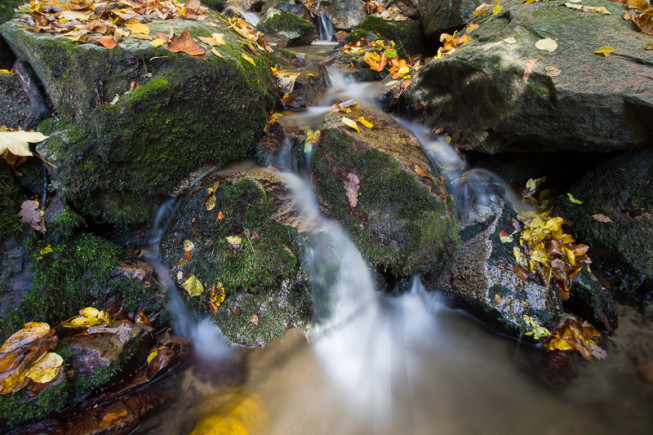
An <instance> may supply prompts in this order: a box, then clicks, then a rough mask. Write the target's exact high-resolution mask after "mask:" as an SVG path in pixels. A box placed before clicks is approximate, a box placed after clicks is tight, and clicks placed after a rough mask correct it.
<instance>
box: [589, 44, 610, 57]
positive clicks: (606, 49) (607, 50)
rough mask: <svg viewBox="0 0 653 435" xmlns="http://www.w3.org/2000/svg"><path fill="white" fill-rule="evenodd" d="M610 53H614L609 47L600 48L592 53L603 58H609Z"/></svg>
mask: <svg viewBox="0 0 653 435" xmlns="http://www.w3.org/2000/svg"><path fill="white" fill-rule="evenodd" d="M612 53H614V48H612V47H610V46H605V47H601V48H599V49H598V50H596V51H595V52H594V54H599V55H601V56H605V57H608V56H610V55H611V54H612Z"/></svg>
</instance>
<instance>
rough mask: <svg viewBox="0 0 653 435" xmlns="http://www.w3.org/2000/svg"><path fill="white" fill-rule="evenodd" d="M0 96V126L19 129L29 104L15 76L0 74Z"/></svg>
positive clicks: (26, 114)
mask: <svg viewBox="0 0 653 435" xmlns="http://www.w3.org/2000/svg"><path fill="white" fill-rule="evenodd" d="M0 44H2V42H1V41H0ZM0 49H1V47H0ZM0 94H1V95H2V99H0V125H4V126H7V127H9V128H18V127H20V126H21V125H22V124H23V122H24V121H25V119H26V118H27V116H28V115H29V114H30V104H29V100H28V99H27V95H26V94H25V92H23V90H22V89H21V88H20V85H19V84H18V80H16V78H15V76H8V75H4V74H0Z"/></svg>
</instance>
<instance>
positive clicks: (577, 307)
mask: <svg viewBox="0 0 653 435" xmlns="http://www.w3.org/2000/svg"><path fill="white" fill-rule="evenodd" d="M565 308H566V309H567V310H568V311H570V312H572V313H574V314H577V315H578V316H580V318H582V319H586V320H588V321H589V322H590V323H591V324H592V325H594V326H595V327H598V328H601V329H602V330H604V331H612V330H614V329H616V328H617V325H618V317H617V306H616V305H615V303H614V300H613V298H612V295H610V293H608V292H607V291H606V290H604V289H603V288H601V286H600V285H599V283H598V281H597V279H596V278H595V277H593V276H592V274H591V273H590V271H589V270H588V268H587V267H584V268H583V270H582V271H581V272H580V273H579V274H578V275H576V276H575V277H574V281H573V283H572V286H571V297H570V298H569V300H568V301H566V302H565Z"/></svg>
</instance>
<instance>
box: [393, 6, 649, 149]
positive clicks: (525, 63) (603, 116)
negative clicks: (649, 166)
mask: <svg viewBox="0 0 653 435" xmlns="http://www.w3.org/2000/svg"><path fill="white" fill-rule="evenodd" d="M501 4H502V6H503V9H502V10H501V11H500V12H498V13H497V14H492V13H491V11H490V12H488V13H487V15H486V16H485V17H480V18H478V19H476V20H475V21H479V23H480V26H479V27H478V28H477V29H475V30H473V31H472V32H471V33H469V35H470V36H471V37H472V38H473V40H472V41H471V42H468V43H465V44H462V45H459V46H458V47H456V49H455V51H454V52H453V53H450V54H448V55H445V56H443V57H442V58H441V59H435V60H432V61H431V62H429V63H428V64H426V65H425V66H424V67H422V68H421V69H420V70H419V71H418V72H417V74H416V75H415V77H414V79H413V81H412V83H411V85H410V86H409V87H408V89H407V92H406V94H405V97H406V103H407V104H406V105H405V107H404V109H407V110H408V111H413V112H419V115H418V117H420V118H421V119H422V120H423V122H424V123H426V124H428V125H429V126H430V127H431V128H433V129H434V130H435V131H436V132H441V133H446V134H449V135H450V136H451V137H452V139H453V142H454V143H455V144H457V146H459V147H460V148H462V149H465V150H474V151H480V152H485V153H490V154H494V153H499V152H504V151H521V152H523V151H554V150H559V149H562V150H576V151H602V152H604V151H611V150H617V149H634V148H638V147H644V146H648V145H649V144H650V143H651V139H652V133H651V129H650V128H649V123H650V119H651V118H652V116H653V85H652V84H651V80H649V79H648V77H649V76H650V70H651V65H652V64H653V51H651V50H644V47H645V46H646V44H648V42H649V39H650V37H649V36H647V35H644V34H642V33H640V32H639V31H638V30H637V29H636V28H635V27H634V26H633V24H632V23H630V22H628V21H625V20H623V19H622V18H621V15H622V13H623V12H624V6H623V5H621V4H618V3H612V2H610V1H607V0H597V1H595V2H594V3H593V6H603V7H605V8H607V9H608V10H609V11H610V12H611V15H602V14H597V13H586V12H583V11H578V10H574V9H570V8H569V7H565V6H564V4H563V2H558V1H550V2H540V3H532V4H521V2H520V1H518V0H507V1H503V2H502V3H501ZM579 29H582V31H579ZM607 34H609V35H610V36H609V38H607V39H606V35H607ZM545 38H552V39H553V40H554V41H555V44H556V47H553V44H551V46H550V47H548V50H544V49H538V48H537V47H536V44H537V43H538V41H540V40H542V39H545ZM608 44H609V45H610V46H612V47H613V48H614V50H615V53H614V54H613V55H612V56H609V57H604V56H600V55H597V54H595V53H594V52H595V51H597V50H598V49H599V48H600V47H602V46H606V45H608ZM529 73H530V77H526V76H528V75H529ZM525 77H526V78H527V79H526V80H525V79H524V78H525Z"/></svg>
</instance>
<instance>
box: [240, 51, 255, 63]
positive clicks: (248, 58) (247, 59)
mask: <svg viewBox="0 0 653 435" xmlns="http://www.w3.org/2000/svg"><path fill="white" fill-rule="evenodd" d="M242 56H243V59H245V60H246V61H247V62H249V63H251V64H252V65H254V66H256V62H254V59H252V58H251V57H249V56H248V55H246V54H245V53H243V54H242Z"/></svg>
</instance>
